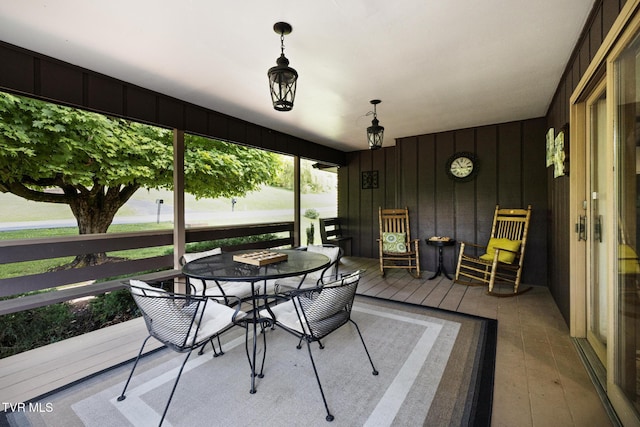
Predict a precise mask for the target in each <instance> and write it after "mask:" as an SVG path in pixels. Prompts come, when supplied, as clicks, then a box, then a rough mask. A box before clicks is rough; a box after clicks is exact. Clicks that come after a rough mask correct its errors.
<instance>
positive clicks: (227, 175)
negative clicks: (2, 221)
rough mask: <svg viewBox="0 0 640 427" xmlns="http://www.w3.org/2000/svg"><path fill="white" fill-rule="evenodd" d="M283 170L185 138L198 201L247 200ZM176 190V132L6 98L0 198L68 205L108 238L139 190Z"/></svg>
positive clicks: (85, 226) (188, 175) (191, 189)
mask: <svg viewBox="0 0 640 427" xmlns="http://www.w3.org/2000/svg"><path fill="white" fill-rule="evenodd" d="M279 165H280V163H279V162H278V160H277V156H276V155H275V154H273V153H268V152H266V151H261V150H256V149H250V148H246V147H241V146H239V145H235V144H230V143H226V142H222V141H216V140H211V139H207V138H203V137H199V136H193V135H187V136H186V137H185V191H186V192H188V193H191V194H193V195H195V196H196V197H211V198H216V197H232V196H244V195H245V194H246V193H247V192H249V191H253V190H256V189H258V187H259V186H260V184H263V183H269V182H271V180H272V177H273V176H274V174H275V173H276V170H277V168H278V167H279ZM172 187H173V134H172V132H171V131H170V130H167V129H161V128H158V127H153V126H147V125H143V124H140V123H135V122H129V121H126V120H122V119H115V118H110V117H107V116H104V115H100V114H96V113H91V112H87V111H83V110H78V109H75V108H69V107H64V106H60V105H55V104H50V103H46V102H42V101H38V100H35V99H31V98H24V97H19V96H14V95H10V94H6V93H0V191H2V192H10V193H13V194H15V195H17V196H20V197H23V198H25V199H28V200H33V201H38V202H48V203H63V204H68V205H69V207H70V208H71V211H72V212H73V215H74V216H75V218H76V220H77V223H78V229H79V233H80V234H89V233H106V231H107V229H108V227H109V225H110V224H111V222H112V221H113V218H114V216H115V214H116V213H117V212H118V210H119V209H120V208H121V207H122V206H123V205H124V204H125V203H126V202H127V200H129V198H130V197H131V196H132V195H133V194H134V193H135V192H136V191H137V190H138V189H139V188H155V189H160V188H162V189H172ZM98 255H99V256H98V257H97V259H96V257H95V256H94V257H85V258H82V259H76V261H77V262H78V263H81V264H96V263H100V262H102V261H103V259H104V255H103V254H98Z"/></svg>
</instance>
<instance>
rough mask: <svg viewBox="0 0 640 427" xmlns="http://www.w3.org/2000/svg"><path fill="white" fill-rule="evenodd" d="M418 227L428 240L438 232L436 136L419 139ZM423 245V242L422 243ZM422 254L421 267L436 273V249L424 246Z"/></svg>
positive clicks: (423, 237)
mask: <svg viewBox="0 0 640 427" xmlns="http://www.w3.org/2000/svg"><path fill="white" fill-rule="evenodd" d="M417 148H418V155H417V158H418V159H419V160H418V164H419V166H418V183H419V189H418V210H417V216H418V226H419V228H420V233H421V234H420V236H419V237H420V238H422V239H428V238H429V237H431V236H434V235H435V230H436V200H435V195H436V169H435V168H434V167H433V160H432V159H433V158H435V153H436V143H435V135H422V136H419V137H418V147H417ZM421 244H422V242H421ZM423 248H424V250H423V251H422V252H421V254H420V255H421V261H420V262H421V266H422V268H423V269H427V270H431V271H434V270H435V269H436V259H435V257H434V249H433V248H431V247H427V246H426V244H425V246H423Z"/></svg>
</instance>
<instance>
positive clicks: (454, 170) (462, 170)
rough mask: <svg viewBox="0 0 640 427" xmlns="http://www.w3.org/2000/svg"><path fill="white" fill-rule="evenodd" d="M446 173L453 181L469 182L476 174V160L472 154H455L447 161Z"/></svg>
mask: <svg viewBox="0 0 640 427" xmlns="http://www.w3.org/2000/svg"><path fill="white" fill-rule="evenodd" d="M446 171H447V175H449V178H451V179H453V180H454V181H458V182H466V181H470V180H472V179H473V178H475V177H476V175H477V174H478V159H477V157H476V155H475V154H473V153H468V152H462V153H456V154H454V155H453V156H451V157H449V160H447V169H446Z"/></svg>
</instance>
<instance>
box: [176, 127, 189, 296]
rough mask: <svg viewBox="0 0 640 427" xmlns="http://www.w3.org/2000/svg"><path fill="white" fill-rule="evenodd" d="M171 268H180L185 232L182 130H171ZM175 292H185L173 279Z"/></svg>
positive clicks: (183, 287) (183, 285) (180, 284)
mask: <svg viewBox="0 0 640 427" xmlns="http://www.w3.org/2000/svg"><path fill="white" fill-rule="evenodd" d="M173 221H174V226H173V268H175V269H179V268H180V257H182V255H183V254H184V248H185V242H186V233H185V220H184V131H183V130H179V129H174V130H173ZM174 284H175V286H174V291H175V292H185V291H186V285H185V283H184V282H183V281H179V280H175V281H174Z"/></svg>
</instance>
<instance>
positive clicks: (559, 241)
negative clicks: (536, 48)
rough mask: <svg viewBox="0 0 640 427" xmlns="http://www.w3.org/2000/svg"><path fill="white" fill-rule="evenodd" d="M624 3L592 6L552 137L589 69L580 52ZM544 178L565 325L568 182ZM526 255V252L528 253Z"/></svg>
mask: <svg viewBox="0 0 640 427" xmlns="http://www.w3.org/2000/svg"><path fill="white" fill-rule="evenodd" d="M624 3H625V1H623V0H620V1H619V0H598V1H596V2H595V4H594V7H593V9H592V11H591V15H590V16H589V18H588V19H587V21H586V24H585V28H584V30H583V32H582V34H581V36H580V39H579V40H578V42H577V43H576V47H575V50H574V52H573V54H572V55H571V58H570V59H569V61H568V63H567V66H566V68H565V72H564V74H563V77H562V79H561V80H560V82H559V83H558V87H557V89H556V94H555V96H554V97H553V99H552V102H551V105H550V106H549V109H548V111H547V116H546V118H547V127H553V128H554V129H555V133H556V134H557V132H558V130H559V129H560V128H562V126H564V125H565V124H566V123H568V122H569V99H570V97H571V93H572V91H573V88H575V87H576V85H577V84H578V82H579V81H580V78H581V77H582V75H583V73H584V72H585V70H586V69H587V67H588V65H589V64H588V63H584V62H585V61H586V58H587V56H586V55H585V54H584V51H583V50H584V49H585V46H587V45H588V48H589V55H588V58H589V61H590V60H591V59H592V58H593V57H594V55H595V53H596V52H597V51H598V49H599V48H600V46H601V44H602V41H603V40H604V39H605V38H606V35H607V33H608V32H609V30H610V29H611V26H612V25H613V23H614V21H615V20H616V18H617V17H618V14H619V13H620V10H621V9H622V7H623V6H624ZM546 174H547V182H548V189H547V204H548V206H549V207H548V212H547V218H546V219H545V220H546V224H547V267H548V282H549V289H550V291H551V294H552V295H553V297H554V299H555V301H556V303H557V304H558V307H559V308H560V312H561V313H562V315H563V317H564V318H565V320H566V321H567V323H569V316H570V295H569V261H570V260H569V239H570V238H571V230H572V222H573V219H571V218H569V202H568V201H569V178H568V177H560V178H553V171H552V169H551V168H548V169H547V172H546ZM534 212H535V211H534ZM536 214H537V212H535V213H534V215H533V218H532V227H533V226H535V225H536V224H534V221H535V222H538V218H537V216H536ZM531 238H532V239H534V238H535V237H531ZM537 244H540V245H542V243H534V244H533V245H537ZM527 251H528V252H529V249H527ZM528 256H529V255H527V257H528Z"/></svg>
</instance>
